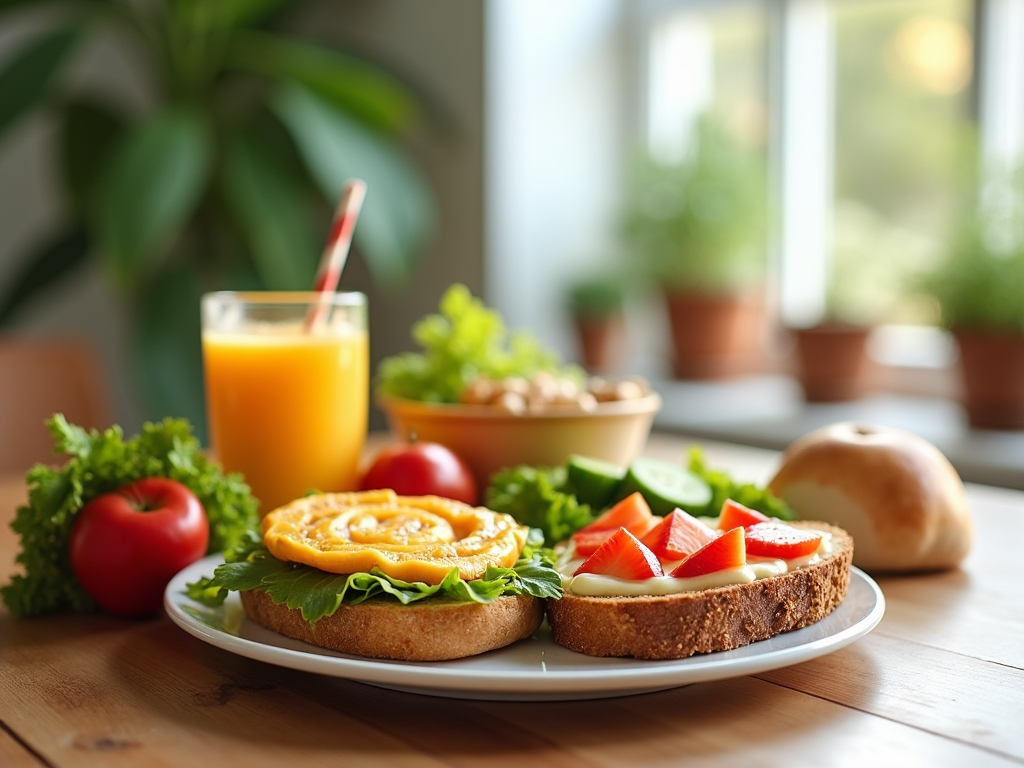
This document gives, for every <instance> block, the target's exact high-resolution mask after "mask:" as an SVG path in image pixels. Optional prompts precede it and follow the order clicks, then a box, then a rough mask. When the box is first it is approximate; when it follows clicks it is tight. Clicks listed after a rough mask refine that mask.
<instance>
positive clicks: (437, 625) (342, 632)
mask: <svg viewBox="0 0 1024 768" xmlns="http://www.w3.org/2000/svg"><path fill="white" fill-rule="evenodd" d="M240 594H241V598H242V605H243V607H244V608H245V612H246V615H248V617H249V618H250V619H252V620H253V621H255V622H256V623H257V624H261V625H262V626H264V627H266V628H267V629H271V630H273V631H275V632H280V633H281V634H283V635H287V636H288V637H293V638H295V639H297V640H304V641H305V642H307V643H311V644H313V645H318V646H320V647H322V648H330V649H332V650H335V651H341V652H342V653H351V654H353V655H356V656H368V657H371V658H377V659H394V660H399V661H443V660H445V659H458V658H462V657H465V656H475V655H476V654H479V653H483V652H484V651H490V650H493V649H495V648H502V647H504V646H506V645H509V644H511V643H514V642H515V641H517V640H522V639H524V638H527V637H529V636H530V635H532V634H533V633H534V632H535V631H536V630H537V628H538V627H539V626H540V624H541V621H542V620H543V618H544V602H543V601H542V600H541V599H540V598H537V597H532V596H530V595H504V596H502V597H499V598H498V599H497V600H495V601H494V602H492V603H487V604H481V603H463V602H457V601H454V600H440V599H429V600H424V601H421V602H416V603H412V604H410V605H402V604H401V603H398V602H396V601H389V600H385V599H376V600H367V601H366V602H363V603H359V604H358V605H342V606H341V607H339V608H338V610H337V611H336V612H335V613H334V614H332V615H331V616H326V617H324V618H322V619H320V620H319V621H318V622H317V623H316V624H315V626H311V625H310V624H309V623H308V622H307V621H306V620H305V619H303V618H302V613H301V612H300V611H299V610H297V609H294V608H289V607H288V606H287V605H285V604H283V603H275V602H274V601H273V600H272V599H271V598H270V597H269V596H268V595H267V593H266V592H265V591H263V590H252V591H249V592H242V593H240Z"/></svg>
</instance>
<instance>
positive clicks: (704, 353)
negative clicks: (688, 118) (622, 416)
mask: <svg viewBox="0 0 1024 768" xmlns="http://www.w3.org/2000/svg"><path fill="white" fill-rule="evenodd" d="M634 185H635V186H634V188H633V190H632V192H631V195H630V201H629V205H628V207H627V211H626V215H625V227H624V233H625V238H626V241H627V243H628V245H629V247H630V249H631V251H632V253H633V254H634V255H635V256H636V257H637V258H638V260H639V261H640V263H641V264H642V265H643V269H644V271H645V272H646V274H647V276H648V277H649V279H650V280H651V281H653V284H654V285H656V286H658V288H659V289H660V291H661V292H662V293H663V295H664V298H665V302H666V308H667V311H668V318H669V323H670V330H671V339H672V343H673V352H674V371H675V374H676V375H677V376H678V377H680V378H721V377H726V376H731V375H735V374H737V373H739V372H742V371H744V370H746V368H747V367H748V366H749V364H750V361H751V360H753V359H755V358H756V357H757V356H758V355H759V352H760V350H759V343H758V342H759V334H760V333H761V320H762V318H763V296H762V289H761V280H762V274H763V267H764V260H765V237H764V232H765V230H764V223H765V213H766V210H765V208H766V206H765V200H766V189H765V183H764V173H763V167H762V163H761V161H760V158H759V156H758V155H757V154H756V153H755V152H753V151H751V150H750V149H749V148H747V147H745V146H743V145H741V144H740V143H739V142H738V141H736V140H735V139H733V138H732V137H731V136H730V135H729V134H728V132H727V131H725V130H724V129H723V128H722V127H721V126H720V125H718V124H717V123H716V122H715V121H714V120H713V119H711V118H710V117H703V118H701V119H700V120H699V121H697V124H696V128H695V131H694V133H693V136H692V141H691V142H690V146H689V151H688V152H687V153H686V155H685V156H684V157H683V159H682V160H681V161H679V162H666V161H664V160H658V159H656V158H653V157H650V156H648V157H645V158H643V159H642V161H641V163H640V165H639V167H638V169H637V175H636V179H635V181H634Z"/></svg>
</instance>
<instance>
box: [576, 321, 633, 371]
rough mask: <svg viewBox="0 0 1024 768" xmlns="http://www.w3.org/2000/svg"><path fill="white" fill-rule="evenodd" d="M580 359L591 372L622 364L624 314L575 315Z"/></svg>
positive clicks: (624, 346) (610, 369)
mask: <svg viewBox="0 0 1024 768" xmlns="http://www.w3.org/2000/svg"><path fill="white" fill-rule="evenodd" d="M574 322H575V325H576V338H577V341H578V342H579V351H580V362H581V363H582V364H583V367H584V368H586V369H587V370H588V371H590V372H592V373H610V372H612V371H617V370H619V369H620V368H621V366H622V358H623V355H624V353H625V348H626V321H625V318H624V317H623V316H622V315H621V314H612V315H578V316H577V317H575V318H574Z"/></svg>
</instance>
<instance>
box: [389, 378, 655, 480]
mask: <svg viewBox="0 0 1024 768" xmlns="http://www.w3.org/2000/svg"><path fill="white" fill-rule="evenodd" d="M377 402H378V403H379V405H380V406H381V408H382V409H383V410H384V412H385V414H386V415H387V418H388V422H389V425H390V427H391V431H392V432H393V433H394V434H395V435H396V436H397V437H399V438H400V439H409V438H411V437H413V436H415V437H416V438H417V439H419V440H429V441H431V442H436V443H441V444H442V445H446V446H447V447H449V448H451V449H452V450H453V451H454V452H455V453H457V454H458V455H459V456H461V457H462V458H463V459H465V461H466V462H467V463H468V464H469V466H470V467H471V468H472V470H473V472H474V474H475V475H476V478H477V481H478V482H479V483H480V484H481V487H486V485H487V484H488V481H489V479H490V477H491V475H492V474H493V473H495V472H497V471H498V470H500V469H503V468H506V467H512V466H516V465H519V464H531V465H534V466H548V467H551V466H557V465H560V464H564V463H565V461H566V459H567V458H568V457H569V455H570V454H572V453H579V454H583V455H585V456H592V457H595V458H598V459H604V460H605V461H610V462H613V463H616V464H620V465H623V466H625V465H626V464H628V463H629V462H630V461H632V460H633V458H635V457H636V456H637V455H638V454H639V453H640V451H641V450H642V449H643V447H644V445H645V444H646V442H647V438H648V435H650V432H651V425H652V423H653V421H654V416H655V414H656V413H657V412H658V409H659V408H660V407H661V397H660V396H659V395H658V394H657V393H651V394H648V395H646V396H644V397H641V398H636V399H632V400H615V401H611V402H604V403H599V404H598V405H597V406H596V407H595V408H594V409H593V410H589V411H583V410H580V409H578V408H574V407H551V408H548V409H545V410H542V411H538V412H528V413H525V414H519V415H517V414H512V413H509V412H507V411H504V410H502V409H500V408H496V407H494V406H490V405H449V404H436V403H423V402H418V401H414V400H402V399H398V398H391V397H378V400H377Z"/></svg>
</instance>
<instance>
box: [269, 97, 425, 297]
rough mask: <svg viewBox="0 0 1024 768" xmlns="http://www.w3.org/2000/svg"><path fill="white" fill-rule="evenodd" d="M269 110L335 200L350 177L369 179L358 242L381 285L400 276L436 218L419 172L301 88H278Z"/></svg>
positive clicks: (378, 138) (348, 118) (394, 281)
mask: <svg viewBox="0 0 1024 768" xmlns="http://www.w3.org/2000/svg"><path fill="white" fill-rule="evenodd" d="M272 107H273V108H274V109H275V112H276V113H277V115H278V116H279V117H280V118H281V121H282V122H283V123H284V124H285V126H286V127H287V128H288V129H289V130H290V131H291V133H292V135H293V136H294V137H295V141H296V143H297V144H298V146H299V149H300V151H301V152H302V154H303V156H304V157H305V160H306V164H307V165H308V166H309V168H310V170H311V172H312V173H313V175H314V177H315V178H316V180H317V181H318V182H319V184H320V187H321V189H322V190H323V191H324V194H325V195H327V197H328V199H332V200H335V199H337V197H338V195H339V193H340V191H341V188H342V185H343V184H344V182H345V180H346V179H348V178H350V177H353V176H355V177H359V178H362V179H365V180H366V182H367V185H368V186H369V188H370V189H371V190H372V192H371V193H370V194H369V195H367V198H366V203H365V204H364V206H363V209H362V214H361V216H360V218H359V227H357V228H356V232H355V242H356V243H357V244H358V246H359V247H360V249H361V250H362V251H364V252H366V254H367V255H368V257H369V258H367V262H368V265H369V267H370V269H371V271H372V272H373V274H374V277H376V278H377V279H378V280H380V281H381V282H382V283H384V284H395V283H397V282H399V281H401V280H402V279H403V278H404V277H405V276H406V275H408V273H409V269H410V267H411V264H410V262H409V258H410V256H411V255H412V254H414V253H416V251H417V250H418V249H419V248H420V247H421V246H422V245H423V242H424V241H425V239H426V238H427V236H428V235H429V233H430V230H431V222H432V221H433V218H434V210H433V199H432V197H431V195H430V192H429V190H428V189H427V187H426V185H425V184H424V182H423V179H422V178H421V176H420V175H419V173H417V172H416V170H415V169H414V168H413V166H412V165H411V163H410V162H409V161H408V160H407V159H406V158H405V156H404V155H402V154H400V153H398V152H396V151H395V150H394V148H393V147H392V146H391V145H390V144H389V143H388V142H386V141H385V140H384V139H382V138H381V137H380V136H379V135H377V134H375V133H372V132H371V131H369V130H368V129H367V128H366V127H365V126H363V125H362V124H361V123H359V122H358V121H356V120H354V119H352V118H351V117H350V116H348V115H347V114H345V113H343V112H341V111H339V110H338V109H336V108H335V107H333V106H332V105H331V104H329V103H327V102H326V101H324V100H323V99H322V98H320V97H319V96H317V95H316V94H314V93H312V92H310V91H309V90H308V89H306V88H304V87H302V86H300V85H295V84H291V83H288V84H285V85H283V86H281V87H280V89H279V90H278V91H277V93H276V94H275V96H274V98H273V101H272Z"/></svg>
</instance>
